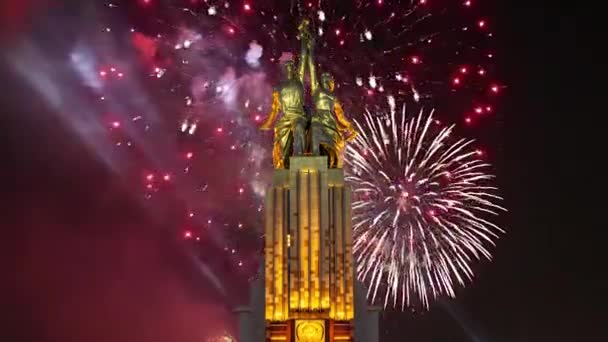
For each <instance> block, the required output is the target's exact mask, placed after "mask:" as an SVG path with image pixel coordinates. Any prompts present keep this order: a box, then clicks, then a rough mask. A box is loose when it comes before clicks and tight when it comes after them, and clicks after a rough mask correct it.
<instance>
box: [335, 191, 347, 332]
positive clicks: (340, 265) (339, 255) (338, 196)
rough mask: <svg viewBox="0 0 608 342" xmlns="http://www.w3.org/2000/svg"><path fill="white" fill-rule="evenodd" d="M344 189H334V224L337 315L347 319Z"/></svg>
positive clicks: (341, 318)
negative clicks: (345, 300) (345, 306)
mask: <svg viewBox="0 0 608 342" xmlns="http://www.w3.org/2000/svg"><path fill="white" fill-rule="evenodd" d="M342 202H343V189H342V187H336V188H335V189H334V203H333V205H332V206H333V208H334V216H335V220H334V226H335V231H336V238H335V239H336V241H335V245H334V246H335V248H336V260H335V263H336V272H335V275H336V316H335V317H334V318H335V319H337V320H343V319H345V310H344V304H345V303H344V294H345V291H346V286H345V285H346V284H345V283H344V262H345V258H344V226H343V225H344V222H343V213H344V211H343V203H342Z"/></svg>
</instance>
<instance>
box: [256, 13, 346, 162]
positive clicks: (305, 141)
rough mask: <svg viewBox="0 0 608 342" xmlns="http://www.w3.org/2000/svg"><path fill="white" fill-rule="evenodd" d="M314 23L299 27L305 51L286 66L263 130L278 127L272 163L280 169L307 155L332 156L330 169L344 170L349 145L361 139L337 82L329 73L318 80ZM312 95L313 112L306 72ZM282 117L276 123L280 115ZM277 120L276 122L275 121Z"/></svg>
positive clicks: (275, 130) (273, 95)
mask: <svg viewBox="0 0 608 342" xmlns="http://www.w3.org/2000/svg"><path fill="white" fill-rule="evenodd" d="M309 26H310V22H309V20H308V19H304V20H303V21H302V23H301V24H300V26H299V27H298V30H299V34H298V37H299V39H300V42H301V52H300V57H299V61H298V63H297V66H296V65H294V63H285V64H284V66H283V68H284V70H283V72H284V79H283V81H281V83H280V84H279V85H278V86H276V87H275V90H274V92H273V94H272V107H271V111H270V114H269V115H268V117H267V119H266V120H265V121H264V122H263V123H262V125H261V126H260V129H262V130H270V129H271V128H274V146H273V150H272V160H273V164H274V167H275V168H276V169H284V168H289V162H290V160H289V157H297V156H304V155H312V156H320V155H325V156H327V157H328V160H327V163H328V167H330V168H342V154H343V151H344V147H345V145H346V143H347V142H348V141H350V140H352V139H354V138H355V137H356V136H357V131H356V130H355V128H354V125H353V124H352V123H351V122H350V121H349V120H347V119H346V117H345V115H344V111H343V109H342V105H341V104H340V102H339V101H338V99H337V98H336V96H335V94H334V88H335V84H334V79H333V77H332V76H331V74H329V73H327V72H325V73H323V74H321V77H320V78H319V77H317V71H316V64H315V61H314V49H313V47H314V36H313V35H312V34H311V32H310V29H309ZM307 68H308V72H309V76H310V77H309V79H310V93H311V95H312V100H313V101H312V102H313V103H312V105H311V106H308V107H309V108H311V109H312V110H311V113H307V111H306V110H305V109H304V108H305V100H304V99H305V96H304V93H305V91H304V83H305V80H306V77H305V76H306V69H307ZM279 113H281V118H279V119H278V120H276V118H277V116H278V114H279ZM275 120H276V122H275Z"/></svg>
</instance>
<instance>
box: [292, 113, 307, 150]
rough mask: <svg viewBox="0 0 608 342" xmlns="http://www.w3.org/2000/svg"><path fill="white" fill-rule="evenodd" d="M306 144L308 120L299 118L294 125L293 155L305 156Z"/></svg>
mask: <svg viewBox="0 0 608 342" xmlns="http://www.w3.org/2000/svg"><path fill="white" fill-rule="evenodd" d="M305 144H306V119H305V118H298V119H296V120H295V122H294V123H293V155H294V156H301V155H303V154H304V148H305Z"/></svg>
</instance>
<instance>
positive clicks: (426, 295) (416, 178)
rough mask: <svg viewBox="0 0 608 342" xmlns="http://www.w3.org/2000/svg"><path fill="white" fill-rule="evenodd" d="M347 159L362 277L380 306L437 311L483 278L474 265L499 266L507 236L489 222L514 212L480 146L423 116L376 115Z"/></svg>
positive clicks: (369, 115) (368, 117) (360, 124)
mask: <svg viewBox="0 0 608 342" xmlns="http://www.w3.org/2000/svg"><path fill="white" fill-rule="evenodd" d="M356 124H357V126H358V127H359V131H360V132H361V134H360V135H359V136H358V137H357V138H356V140H355V141H354V142H353V144H352V145H350V146H348V148H347V151H346V154H347V156H346V158H345V160H346V163H347V169H348V173H349V174H348V177H347V181H349V183H350V184H351V186H352V187H353V193H354V201H353V229H354V240H355V242H354V254H355V258H356V260H357V265H358V267H357V273H358V277H359V278H360V279H362V280H363V281H364V282H365V283H366V284H368V288H369V292H368V296H369V297H371V298H372V300H373V301H374V302H376V301H377V299H378V298H381V297H384V299H383V301H384V306H385V307H386V306H388V305H392V306H394V307H398V306H401V308H402V309H404V308H405V307H409V306H413V305H414V304H415V303H420V304H422V306H424V307H426V308H428V306H429V301H430V300H432V299H434V298H437V297H439V296H442V295H448V296H450V297H454V296H455V291H454V287H455V285H456V284H459V285H461V286H464V285H465V283H466V282H467V281H470V280H471V279H472V278H473V270H472V268H471V264H472V262H473V261H474V260H479V259H481V258H482V257H483V258H486V259H491V254H490V251H489V249H488V248H489V247H491V246H493V245H494V243H495V241H496V240H497V239H498V237H499V234H500V233H504V231H503V230H502V229H501V228H500V227H498V226H497V225H496V224H494V223H492V222H491V221H490V220H489V217H492V216H495V215H498V213H499V212H501V211H504V210H505V209H504V208H503V207H501V206H499V205H498V204H496V203H497V202H498V201H499V200H501V199H502V198H501V197H500V196H498V195H497V194H496V193H497V188H496V187H495V186H493V185H492V180H493V179H494V176H492V175H490V174H488V173H486V171H487V170H488V169H489V167H490V165H489V164H488V163H486V162H485V161H483V160H481V159H480V158H479V156H480V152H479V151H478V150H475V149H474V148H473V147H472V144H473V141H472V140H467V139H455V140H454V139H453V138H452V137H451V134H452V131H453V128H454V126H453V125H452V126H449V127H441V126H439V124H438V123H437V122H436V121H435V120H434V119H433V113H432V112H431V113H430V114H425V113H424V112H423V111H422V110H421V111H420V113H419V114H418V116H417V117H413V118H410V119H407V118H406V111H405V107H404V108H403V110H402V111H401V112H400V113H396V112H395V111H394V110H391V113H390V114H389V115H374V114H372V113H370V112H367V113H365V114H364V116H363V120H362V121H361V122H356Z"/></svg>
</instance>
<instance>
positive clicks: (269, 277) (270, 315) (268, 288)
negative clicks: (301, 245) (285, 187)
mask: <svg viewBox="0 0 608 342" xmlns="http://www.w3.org/2000/svg"><path fill="white" fill-rule="evenodd" d="M274 189H275V188H274V187H272V188H270V189H268V192H267V193H266V207H265V212H264V213H265V217H264V270H265V274H264V276H265V277H264V282H265V284H264V287H265V293H264V297H265V302H266V305H265V316H266V320H273V319H274V295H275V293H274V286H273V284H274V211H275V207H274Z"/></svg>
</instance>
